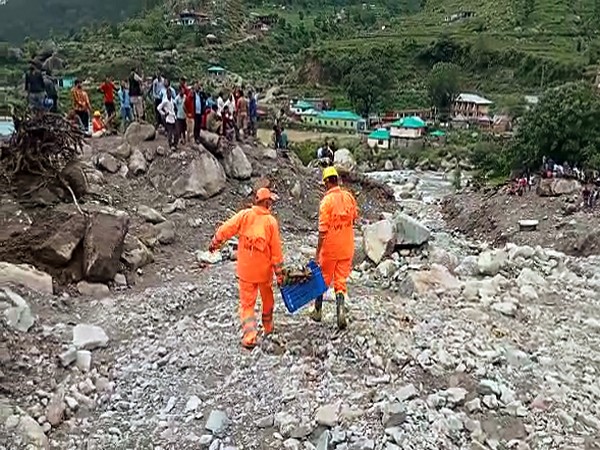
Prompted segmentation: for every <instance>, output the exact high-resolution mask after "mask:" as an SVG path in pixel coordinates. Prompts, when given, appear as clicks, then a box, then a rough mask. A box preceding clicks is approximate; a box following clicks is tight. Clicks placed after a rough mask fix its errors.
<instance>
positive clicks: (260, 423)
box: [254, 415, 273, 428]
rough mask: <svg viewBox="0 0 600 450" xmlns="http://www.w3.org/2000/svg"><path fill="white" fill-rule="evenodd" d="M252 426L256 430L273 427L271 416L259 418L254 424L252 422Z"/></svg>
mask: <svg viewBox="0 0 600 450" xmlns="http://www.w3.org/2000/svg"><path fill="white" fill-rule="evenodd" d="M254 424H255V425H256V426H257V427H258V428H271V427H272V426H273V416H272V415H268V416H265V417H261V418H260V419H258V420H257V421H256V422H254Z"/></svg>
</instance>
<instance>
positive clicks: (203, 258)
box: [196, 250, 223, 264]
mask: <svg viewBox="0 0 600 450" xmlns="http://www.w3.org/2000/svg"><path fill="white" fill-rule="evenodd" d="M222 260H223V255H222V254H221V252H213V253H211V252H209V251H202V250H198V251H197V252H196V261H198V262H199V263H204V264H218V263H220V262H221V261H222Z"/></svg>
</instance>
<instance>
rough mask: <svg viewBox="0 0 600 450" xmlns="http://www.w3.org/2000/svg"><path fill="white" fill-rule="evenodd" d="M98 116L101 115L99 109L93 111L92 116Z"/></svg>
mask: <svg viewBox="0 0 600 450" xmlns="http://www.w3.org/2000/svg"><path fill="white" fill-rule="evenodd" d="M100 116H102V114H101V113H100V111H94V117H100Z"/></svg>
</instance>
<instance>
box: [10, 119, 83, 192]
mask: <svg viewBox="0 0 600 450" xmlns="http://www.w3.org/2000/svg"><path fill="white" fill-rule="evenodd" d="M15 125H16V132H15V134H13V136H12V137H11V139H10V140H9V142H8V145H5V146H4V147H2V148H1V151H0V163H1V170H2V172H3V174H4V176H5V177H6V178H7V180H8V182H9V183H10V184H12V183H13V182H14V181H15V180H16V178H17V177H19V176H29V177H31V178H32V180H35V182H34V186H32V187H31V189H30V190H29V191H30V192H31V191H34V190H36V189H38V188H40V187H42V186H46V185H48V184H58V185H60V186H62V187H64V188H66V189H67V190H68V191H69V192H70V193H71V195H72V197H73V200H74V201H75V203H77V202H76V199H75V195H74V194H73V191H72V189H71V188H70V186H69V184H68V183H67V182H66V181H65V179H64V178H63V176H62V173H63V170H64V168H65V167H66V166H67V165H68V164H69V163H71V162H72V161H73V160H74V159H75V158H76V156H77V154H78V152H79V151H80V149H81V148H82V146H83V137H84V135H83V133H82V132H81V131H79V130H77V129H76V128H74V127H73V126H72V125H71V123H69V121H68V120H67V119H65V118H64V117H62V116H60V115H57V114H42V115H36V116H26V115H24V116H23V117H18V118H16V120H15ZM19 194H21V195H25V194H27V192H19Z"/></svg>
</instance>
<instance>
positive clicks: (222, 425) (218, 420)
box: [205, 409, 229, 435]
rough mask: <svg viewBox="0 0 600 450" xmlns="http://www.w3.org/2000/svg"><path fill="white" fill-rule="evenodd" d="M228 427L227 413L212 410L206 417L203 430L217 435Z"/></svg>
mask: <svg viewBox="0 0 600 450" xmlns="http://www.w3.org/2000/svg"><path fill="white" fill-rule="evenodd" d="M228 426H229V418H228V417H227V413H225V411H221V410H220V409H213V410H212V411H211V412H210V414H209V416H208V420H207V421H206V425H205V428H206V429H207V430H208V431H211V432H212V433H213V434H217V435H218V434H221V433H223V432H224V431H225V430H226V429H227V427H228Z"/></svg>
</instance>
